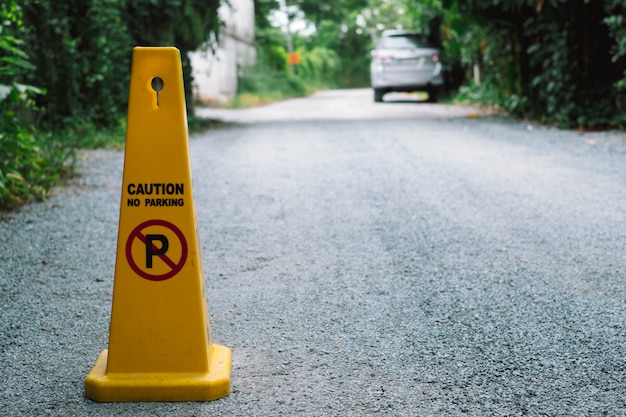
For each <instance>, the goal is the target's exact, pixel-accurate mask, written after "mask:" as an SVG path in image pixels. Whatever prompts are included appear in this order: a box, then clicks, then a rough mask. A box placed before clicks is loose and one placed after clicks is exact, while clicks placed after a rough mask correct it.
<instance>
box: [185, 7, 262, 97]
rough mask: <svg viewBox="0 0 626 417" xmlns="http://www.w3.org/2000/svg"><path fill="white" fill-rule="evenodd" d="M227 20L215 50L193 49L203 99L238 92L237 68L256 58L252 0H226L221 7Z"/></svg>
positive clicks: (196, 91)
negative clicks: (213, 51)
mask: <svg viewBox="0 0 626 417" xmlns="http://www.w3.org/2000/svg"><path fill="white" fill-rule="evenodd" d="M219 15H220V18H221V19H222V20H223V21H224V22H225V27H224V28H223V30H222V32H221V35H220V43H219V45H218V47H217V48H216V50H215V53H212V52H211V50H210V48H209V50H208V51H196V52H193V53H191V54H190V55H189V56H190V59H191V65H192V68H193V76H194V82H193V87H194V96H195V97H196V99H197V100H199V101H201V102H207V103H210V102H220V101H224V100H227V99H229V98H232V97H233V96H234V95H235V93H236V92H237V71H239V70H240V69H241V68H242V67H245V66H250V65H253V64H254V62H255V61H256V49H255V43H254V2H253V0H228V2H225V1H223V3H222V6H220V9H219Z"/></svg>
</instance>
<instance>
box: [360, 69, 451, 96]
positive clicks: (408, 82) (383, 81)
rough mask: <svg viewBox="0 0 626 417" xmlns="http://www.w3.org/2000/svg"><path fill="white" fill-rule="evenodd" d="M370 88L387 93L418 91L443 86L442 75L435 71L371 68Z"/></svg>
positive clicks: (440, 72) (439, 70)
mask: <svg viewBox="0 0 626 417" xmlns="http://www.w3.org/2000/svg"><path fill="white" fill-rule="evenodd" d="M371 80H372V87H373V88H377V89H385V90H389V91H418V90H424V89H428V88H438V87H442V86H443V85H444V77H443V73H442V71H441V69H440V67H439V68H437V70H436V71H429V72H423V71H422V72H420V71H382V70H380V69H379V68H376V66H372V71H371Z"/></svg>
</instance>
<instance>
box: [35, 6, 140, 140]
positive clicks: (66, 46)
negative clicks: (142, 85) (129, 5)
mask: <svg viewBox="0 0 626 417" xmlns="http://www.w3.org/2000/svg"><path fill="white" fill-rule="evenodd" d="M119 4H120V2H119V1H116V0H69V1H62V2H59V1H55V0H38V1H34V0H30V1H26V2H25V6H24V22H25V25H26V26H27V29H28V34H27V36H26V37H25V40H26V48H27V50H28V51H29V53H30V55H31V56H32V60H33V63H34V64H35V65H36V67H37V69H36V71H35V72H34V73H33V74H31V76H30V77H29V81H30V82H32V83H38V84H39V85H42V86H43V87H45V88H46V89H47V91H48V94H46V95H45V96H43V97H41V98H40V99H39V100H38V104H39V105H40V106H41V107H42V108H44V109H45V110H46V111H45V120H44V122H45V123H46V126H49V127H52V128H54V129H56V130H63V129H65V128H67V127H72V125H73V124H75V123H77V122H84V121H87V122H93V123H95V124H96V125H98V126H109V125H112V124H114V123H116V121H117V120H118V118H119V116H120V114H121V113H122V112H123V111H124V110H125V103H126V100H127V91H128V90H127V88H128V87H127V85H128V80H129V71H128V69H129V65H130V49H131V45H132V44H131V39H130V37H129V35H128V31H127V30H126V28H125V26H124V24H122V17H123V16H122V13H121V10H120V5H119Z"/></svg>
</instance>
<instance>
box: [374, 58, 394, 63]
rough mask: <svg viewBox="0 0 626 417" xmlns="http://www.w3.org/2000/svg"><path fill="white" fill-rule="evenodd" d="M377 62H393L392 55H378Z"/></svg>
mask: <svg viewBox="0 0 626 417" xmlns="http://www.w3.org/2000/svg"><path fill="white" fill-rule="evenodd" d="M376 62H382V63H387V62H391V57H390V56H377V57H376Z"/></svg>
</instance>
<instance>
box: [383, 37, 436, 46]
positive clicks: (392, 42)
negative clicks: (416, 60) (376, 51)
mask: <svg viewBox="0 0 626 417" xmlns="http://www.w3.org/2000/svg"><path fill="white" fill-rule="evenodd" d="M378 47H379V48H381V49H415V48H433V45H432V44H430V43H429V42H428V41H427V40H426V38H425V37H423V36H421V35H391V36H385V37H383V38H382V39H381V40H380V44H379V45H378Z"/></svg>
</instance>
